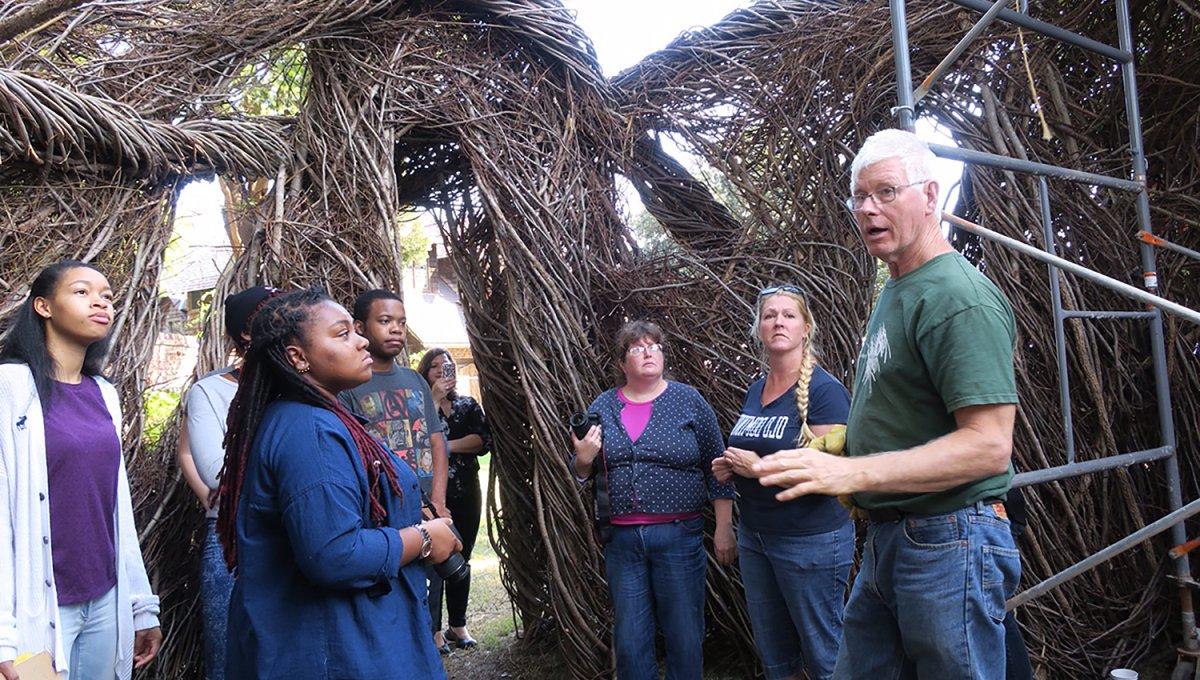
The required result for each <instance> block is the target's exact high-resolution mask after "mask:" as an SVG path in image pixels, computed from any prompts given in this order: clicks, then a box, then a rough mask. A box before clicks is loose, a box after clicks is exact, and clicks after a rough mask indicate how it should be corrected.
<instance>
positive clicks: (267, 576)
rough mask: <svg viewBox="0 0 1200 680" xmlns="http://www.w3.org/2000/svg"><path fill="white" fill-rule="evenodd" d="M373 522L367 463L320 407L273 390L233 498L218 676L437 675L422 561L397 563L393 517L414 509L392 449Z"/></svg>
mask: <svg viewBox="0 0 1200 680" xmlns="http://www.w3.org/2000/svg"><path fill="white" fill-rule="evenodd" d="M392 464H393V466H394V467H395V469H396V476H397V478H398V481H399V486H400V489H401V491H402V493H401V494H400V495H397V494H395V493H393V492H392V490H391V488H390V487H389V485H388V484H387V483H386V482H384V483H383V495H384V501H385V502H384V507H385V508H386V510H387V513H388V514H387V521H386V523H385V525H384V526H375V525H374V523H373V522H372V521H371V503H370V496H369V489H368V486H367V474H366V470H365V469H364V468H363V464H362V461H361V459H360V458H359V452H358V447H357V446H356V445H355V444H354V441H353V440H352V439H351V438H350V432H349V431H348V430H347V429H346V427H345V426H344V425H343V424H342V423H341V421H340V420H338V418H337V416H335V415H334V414H333V413H332V412H330V411H327V410H325V409H322V408H317V407H315V406H309V405H306V404H300V403H297V402H294V401H277V402H275V403H274V404H271V405H270V406H269V407H268V408H267V411H266V413H265V414H264V416H263V420H262V423H261V424H260V425H259V428H258V433H257V435H256V436H255V439H254V445H253V447H252V448H251V450H250V455H249V457H248V459H247V461H246V471H245V478H244V480H243V486H242V494H241V498H240V499H239V502H238V516H237V542H238V574H237V582H236V584H235V585H234V588H233V595H232V598H231V602H230V604H229V609H230V611H229V629H228V639H229V647H228V655H229V656H228V659H227V661H226V664H227V665H226V677H229V678H257V679H259V680H270V679H284V678H286V679H291V678H324V679H330V680H332V679H334V678H372V680H407V679H408V678H445V677H446V676H445V672H444V671H443V669H442V662H441V660H440V659H439V658H438V655H437V652H436V651H435V649H434V646H433V641H432V638H431V637H430V633H429V631H430V618H429V607H428V605H427V600H426V585H425V565H424V564H423V563H421V562H419V561H414V562H410V563H408V564H406V565H404V566H403V567H401V566H400V556H401V554H402V553H403V552H404V544H403V542H402V541H401V539H400V532H399V531H397V530H398V529H401V528H404V527H407V526H411V525H413V524H416V523H417V522H420V521H421V500H420V499H421V494H420V490H419V489H418V486H417V478H416V475H414V474H413V472H412V470H411V469H410V468H409V467H408V465H407V464H405V462H404V461H403V460H401V459H400V458H399V457H397V456H395V454H393V458H392Z"/></svg>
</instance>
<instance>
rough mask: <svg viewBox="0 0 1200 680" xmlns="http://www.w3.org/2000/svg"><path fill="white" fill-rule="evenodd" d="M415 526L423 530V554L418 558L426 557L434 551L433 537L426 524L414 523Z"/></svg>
mask: <svg viewBox="0 0 1200 680" xmlns="http://www.w3.org/2000/svg"><path fill="white" fill-rule="evenodd" d="M413 528H414V529H416V530H417V531H419V532H421V555H420V556H419V557H418V558H417V559H422V560H423V559H425V558H426V557H429V555H430V553H432V552H433V537H432V536H430V535H429V530H428V529H426V528H425V525H424V524H414V525H413Z"/></svg>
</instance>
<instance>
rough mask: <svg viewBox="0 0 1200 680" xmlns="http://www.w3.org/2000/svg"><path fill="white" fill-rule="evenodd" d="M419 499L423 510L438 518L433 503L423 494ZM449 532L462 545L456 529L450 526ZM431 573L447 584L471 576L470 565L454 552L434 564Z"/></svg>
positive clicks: (460, 536)
mask: <svg viewBox="0 0 1200 680" xmlns="http://www.w3.org/2000/svg"><path fill="white" fill-rule="evenodd" d="M421 499H422V500H423V501H424V502H425V508H426V509H427V510H429V512H430V514H432V515H433V516H434V517H435V518H436V517H438V516H439V515H438V513H437V508H435V507H433V503H432V502H431V501H430V500H429V497H428V496H426V495H425V493H424V492H422V493H421ZM450 531H453V532H454V537H455V538H457V539H458V542H459V543H462V534H460V533H458V529H456V528H455V526H454V525H453V524H451V525H450ZM433 571H434V572H435V573H436V574H437V575H438V576H440V577H441V579H442V580H443V581H446V582H447V583H458V582H459V581H461V580H463V579H465V578H467V577H468V576H470V575H471V565H470V564H468V563H467V560H466V558H464V557H463V556H462V553H461V552H459V551H457V550H455V551H454V552H452V553H450V556H449V557H447V558H446V559H445V560H443V561H441V562H438V563H436V564H434V565H433Z"/></svg>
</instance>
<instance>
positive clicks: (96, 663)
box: [58, 587, 117, 680]
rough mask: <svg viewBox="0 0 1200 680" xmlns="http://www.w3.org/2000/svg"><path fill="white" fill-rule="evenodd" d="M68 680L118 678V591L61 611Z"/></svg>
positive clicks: (63, 607)
mask: <svg viewBox="0 0 1200 680" xmlns="http://www.w3.org/2000/svg"><path fill="white" fill-rule="evenodd" d="M58 618H59V621H60V622H61V623H62V640H63V647H64V648H65V649H66V650H67V674H66V678H67V680H110V679H111V678H115V677H117V589H116V588H115V587H114V588H113V589H112V590H110V591H108V592H107V593H105V594H103V595H101V596H100V597H97V598H96V599H94V600H88V601H87V602H81V603H79V604H68V605H64V606H61V607H59V608H58Z"/></svg>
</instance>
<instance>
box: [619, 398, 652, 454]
mask: <svg viewBox="0 0 1200 680" xmlns="http://www.w3.org/2000/svg"><path fill="white" fill-rule="evenodd" d="M617 399H620V400H621V403H622V404H624V406H623V407H621V424H622V425H624V426H625V431H626V432H627V433H629V441H631V442H636V441H637V440H638V437H640V436H642V433H643V432H645V431H646V423H649V422H650V414H651V413H653V412H654V400H653V399H651V400H650V401H641V402H638V401H629V399H628V398H626V396H625V393H624V392H623V391H621V390H617Z"/></svg>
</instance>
